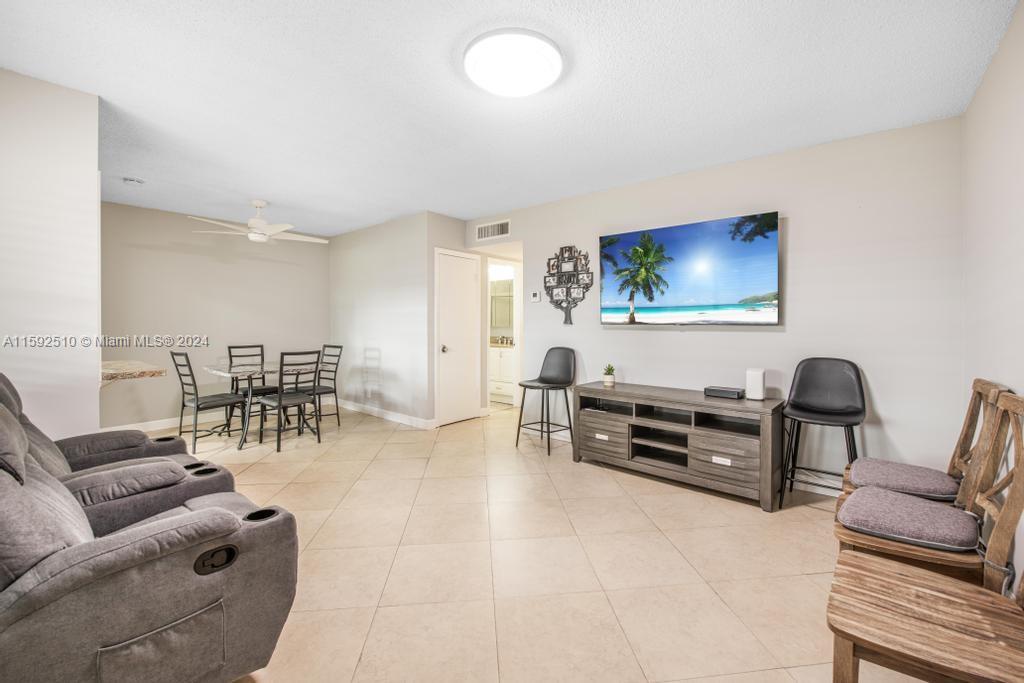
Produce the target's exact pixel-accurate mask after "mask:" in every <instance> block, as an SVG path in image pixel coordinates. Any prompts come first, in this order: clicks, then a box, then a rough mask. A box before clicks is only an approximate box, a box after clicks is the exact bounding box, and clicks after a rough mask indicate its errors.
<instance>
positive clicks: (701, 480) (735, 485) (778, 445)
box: [573, 382, 783, 511]
mask: <svg viewBox="0 0 1024 683" xmlns="http://www.w3.org/2000/svg"><path fill="white" fill-rule="evenodd" d="M573 393H574V403H575V405H574V410H573V412H574V416H573V417H574V418H575V425H576V435H575V436H576V439H575V442H574V444H573V449H574V450H573V459H574V460H576V461H577V462H578V461H579V460H581V459H583V458H592V459H595V460H601V461H603V462H606V463H610V464H613V465H615V466H616V467H623V468H626V469H633V470H636V471H640V472H644V473H646V474H654V475H656V476H659V477H663V478H665V479H672V480H675V481H679V482H683V483H687V484H691V485H697V486H702V487H705V488H709V489H714V490H718V491H721V492H724V493H728V494H732V495H737V496H743V497H746V498H753V499H755V500H757V501H759V502H760V504H761V507H762V509H764V510H766V511H771V510H772V509H773V506H774V504H775V501H776V495H775V492H776V489H777V487H778V485H779V484H780V483H781V479H780V474H781V470H782V462H781V451H782V405H783V401H781V400H779V399H766V400H763V401H753V400H731V399H718V398H708V397H705V396H704V395H703V392H698V391H690V390H686V389H671V388H666V387H652V386H646V385H637V384H616V385H615V386H614V387H604V386H603V385H602V384H601V383H599V382H592V383H590V384H584V385H580V386H578V387H576V390H575V391H574V392H573Z"/></svg>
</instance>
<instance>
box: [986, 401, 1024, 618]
mask: <svg viewBox="0 0 1024 683" xmlns="http://www.w3.org/2000/svg"><path fill="white" fill-rule="evenodd" d="M996 412H997V417H996V419H997V426H996V437H995V439H994V440H993V443H992V447H991V451H990V453H989V456H988V458H987V459H986V466H985V468H984V472H983V474H982V479H983V480H984V481H983V483H982V486H981V489H982V492H981V493H979V494H978V495H977V497H976V499H975V502H976V510H977V512H976V513H975V514H987V515H988V516H989V517H990V518H991V520H992V526H991V529H992V531H991V533H990V534H989V537H988V541H987V542H986V544H985V587H986V588H988V589H989V590H993V591H996V592H1003V591H1005V590H1006V589H1007V588H1008V584H1009V583H1010V579H1012V578H1013V573H1012V569H1010V559H1011V554H1012V553H1013V540H1014V536H1015V535H1016V533H1017V524H1018V522H1020V518H1021V513H1022V512H1024V485H1020V484H1024V481H1020V482H1017V481H1015V475H1016V471H1017V467H1018V466H1019V465H1021V464H1022V463H1021V459H1022V458H1024V397H1021V396H1017V395H1015V394H1011V393H1003V394H1001V395H1000V396H999V401H998V403H997V410H996ZM1004 455H1005V456H1006V458H1005V459H1004ZM1004 463H1005V469H1006V470H1007V473H1006V474H1005V475H1004V476H1003V477H1002V478H1001V479H1000V480H999V481H998V482H996V483H995V484H993V483H992V482H994V481H995V478H996V474H997V472H999V470H1000V469H1004ZM1017 604H1018V605H1020V606H1021V607H1024V591H1018V594H1017Z"/></svg>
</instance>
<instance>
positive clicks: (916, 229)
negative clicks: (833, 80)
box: [466, 119, 967, 468]
mask: <svg viewBox="0 0 1024 683" xmlns="http://www.w3.org/2000/svg"><path fill="white" fill-rule="evenodd" d="M960 163H961V153H960V121H959V120H958V119H952V120H947V121H941V122H938V123H932V124H927V125H921V126H915V127H912V128H906V129H902V130H896V131H890V132H883V133H878V134H874V135H868V136H864V137H859V138H854V139H850V140H843V141H839V142H833V143H829V144H825V145H820V146H816V147H811V148H807V149H800V150H794V151H790V152H786V153H782V154H775V155H772V156H767V157H762V158H757V159H752V160H749V161H743V162H739V163H734V164H729V165H724V166H720V167H716V168H710V169H707V170H703V171H697V172H693V173H686V174H681V175H676V176H670V177H667V178H662V179H659V180H653V181H650V182H645V183H641V184H637V185H632V186H628V187H622V188H617V189H613V190H608V191H605V192H600V193H595V194H590V195H586V196H582V197H575V198H570V199H565V200H562V201H558V202H554V203H551V204H545V205H542V206H536V207H531V208H526V209H520V210H516V211H506V212H503V213H501V214H500V215H498V216H482V217H480V218H479V219H476V220H472V221H468V222H467V231H466V239H467V246H472V245H473V243H474V241H475V231H474V226H475V225H477V224H478V223H482V222H487V221H490V220H494V219H498V218H502V219H504V218H509V219H511V221H512V234H511V235H510V237H509V239H513V240H521V241H522V242H523V246H524V265H525V278H526V285H525V287H526V291H527V293H529V292H531V291H543V288H542V286H541V285H542V278H543V274H544V272H543V271H544V267H545V264H546V259H547V257H549V256H551V255H553V254H554V253H555V250H556V249H557V248H558V247H560V246H562V245H566V244H574V245H577V246H578V247H580V248H581V249H584V250H587V251H589V252H590V254H591V259H592V261H593V262H595V263H596V259H597V254H598V237H599V236H600V235H602V234H611V233H617V232H624V231H629V230H635V229H640V228H646V227H659V226H665V225H675V224H680V223H689V222H693V221H699V220H705V219H712V218H721V217H727V216H735V215H741V214H748V213H754V212H759V211H774V210H778V211H779V212H780V213H781V216H782V228H781V229H782V235H781V254H782V280H783V282H782V291H783V320H784V325H782V326H781V327H778V328H769V329H766V328H743V327H731V328H723V327H713V328H709V327H704V328H701V327H682V328H667V329H661V328H659V329H623V328H615V327H602V326H601V325H600V323H599V317H598V316H599V312H598V311H599V298H600V297H599V292H598V291H597V290H596V289H594V290H591V292H590V293H589V295H588V296H587V298H586V300H585V301H584V302H583V303H582V304H581V305H580V306H579V307H577V308H576V309H575V310H574V311H573V320H574V321H575V325H573V326H571V327H570V326H565V325H563V324H562V314H561V313H560V312H559V311H557V310H555V309H554V308H552V307H551V305H550V304H549V303H547V301H546V300H545V301H543V302H542V303H530V302H529V299H528V298H527V303H526V304H525V321H524V338H523V344H522V346H521V352H522V354H523V372H524V374H525V375H527V376H531V375H530V373H536V371H537V370H538V369H539V368H540V364H541V360H542V358H543V355H544V352H545V350H546V349H547V348H548V347H551V346H556V345H565V346H571V347H573V348H575V349H576V350H577V351H578V360H579V376H578V381H580V382H588V381H594V380H598V379H600V375H601V374H602V368H603V367H604V365H605V364H606V363H612V364H614V365H615V367H616V369H617V375H618V377H619V379H620V381H625V382H637V383H647V384H659V385H670V386H681V387H692V388H697V389H699V388H702V387H704V386H706V385H709V384H722V385H731V386H742V385H743V383H744V371H745V368H748V367H763V368H767V370H768V384H769V387H770V388H771V390H772V393H774V394H775V395H785V393H786V392H787V391H788V387H789V381H790V377H791V374H792V371H793V368H794V367H795V366H796V363H797V362H798V361H799V360H800V359H801V358H804V357H808V356H839V357H844V358H849V359H852V360H854V361H856V362H857V363H858V364H860V366H861V368H862V369H863V373H864V377H865V381H866V385H867V393H868V403H869V416H868V421H867V424H866V426H865V427H864V428H863V430H861V432H860V433H859V441H860V444H861V446H862V449H863V452H866V453H869V454H871V455H874V456H885V457H889V458H895V459H897V460H905V461H911V462H917V463H923V464H931V465H935V466H939V467H944V465H945V462H946V461H947V459H948V457H949V448H950V444H951V443H953V441H954V439H955V438H956V433H957V429H958V426H959V424H960V420H961V419H962V415H963V409H964V401H965V399H966V396H967V393H966V392H967V386H966V383H965V381H964V376H963V349H964V345H963V325H962V320H963V314H964V307H963V297H962V269H963V261H962V253H961V252H962V243H961V234H960V232H961V231H960ZM531 407H532V404H531V403H530V402H529V401H528V403H527V409H528V410H529V409H531ZM839 431H840V430H830V431H829V433H828V436H827V443H824V444H823V436H822V435H823V434H824V433H825V430H820V429H818V430H811V432H810V434H808V437H807V441H806V454H807V462H810V461H812V460H817V461H818V462H819V463H820V464H828V465H829V466H831V467H832V468H837V467H839V466H840V465H841V464H842V463H843V462H845V456H844V451H843V443H842V436H841V433H835V432H839ZM823 445H824V446H825V447H824V448H823V447H822V446H823Z"/></svg>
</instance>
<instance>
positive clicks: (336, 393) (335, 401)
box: [334, 389, 341, 427]
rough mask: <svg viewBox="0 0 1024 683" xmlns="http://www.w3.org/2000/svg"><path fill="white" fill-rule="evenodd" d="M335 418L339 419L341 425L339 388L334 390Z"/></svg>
mask: <svg viewBox="0 0 1024 683" xmlns="http://www.w3.org/2000/svg"><path fill="white" fill-rule="evenodd" d="M334 419H335V420H337V421H338V426H339V427H340V426H341V406H340V405H338V390H337V389H335V390H334Z"/></svg>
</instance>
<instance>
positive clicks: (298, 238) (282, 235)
mask: <svg viewBox="0 0 1024 683" xmlns="http://www.w3.org/2000/svg"><path fill="white" fill-rule="evenodd" d="M270 239H272V240H294V241H295V242H314V243H316V244H327V240H325V239H323V238H321V237H310V236H309V235H297V234H295V233H294V232H279V233H277V234H274V235H270Z"/></svg>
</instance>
